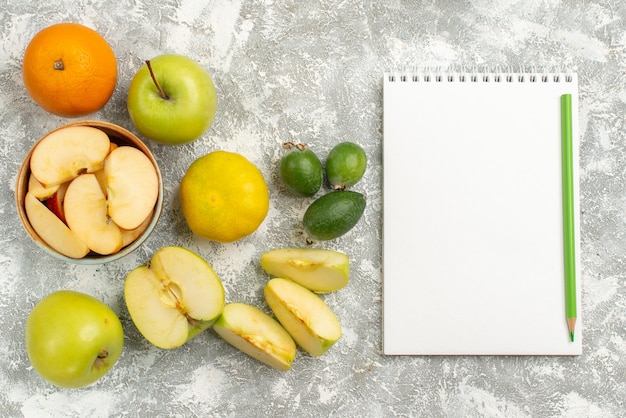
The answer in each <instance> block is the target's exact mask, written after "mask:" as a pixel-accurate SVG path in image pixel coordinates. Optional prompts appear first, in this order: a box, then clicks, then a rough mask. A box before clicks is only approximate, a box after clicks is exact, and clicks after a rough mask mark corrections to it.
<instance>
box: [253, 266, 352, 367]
mask: <svg viewBox="0 0 626 418" xmlns="http://www.w3.org/2000/svg"><path fill="white" fill-rule="evenodd" d="M264 295H265V300H266V302H267V304H268V305H269V307H270V308H271V309H272V312H274V315H276V318H277V319H278V321H279V322H280V323H281V324H282V326H283V327H285V329H286V330H287V332H289V334H290V335H291V336H292V337H293V339H294V340H295V341H296V343H297V344H298V345H299V346H300V347H302V348H303V349H304V350H305V351H306V352H308V353H309V354H311V355H314V356H321V355H322V354H324V353H325V352H326V350H328V349H329V348H330V347H331V346H332V345H333V344H335V343H336V342H337V340H338V339H339V338H340V337H341V333H342V330H341V324H340V323H339V320H338V319H337V316H336V315H335V314H334V313H333V311H331V310H330V308H329V307H328V305H326V303H325V302H324V301H323V300H322V299H321V298H320V297H319V296H318V295H316V294H315V293H313V292H312V291H310V290H309V289H307V288H306V287H304V286H302V285H300V284H298V283H296V282H294V281H292V280H289V279H283V278H274V279H271V280H270V281H268V282H267V284H266V285H265V289H264Z"/></svg>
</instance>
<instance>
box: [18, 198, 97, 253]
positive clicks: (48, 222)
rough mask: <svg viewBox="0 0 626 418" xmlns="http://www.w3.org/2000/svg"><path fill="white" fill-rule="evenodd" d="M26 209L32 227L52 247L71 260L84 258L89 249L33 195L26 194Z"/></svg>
mask: <svg viewBox="0 0 626 418" xmlns="http://www.w3.org/2000/svg"><path fill="white" fill-rule="evenodd" d="M24 209H25V210H26V216H27V217H28V221H29V222H30V224H31V226H32V227H33V229H34V230H35V232H36V233H37V235H39V237H40V238H41V239H42V240H44V241H45V242H46V244H48V245H49V246H50V247H52V248H53V249H55V250H56V251H58V252H59V253H61V254H63V255H65V256H67V257H71V258H83V257H84V256H86V255H87V254H88V253H89V247H88V246H87V244H85V243H84V242H83V241H82V240H81V239H80V238H78V236H77V235H76V234H75V233H74V231H72V230H71V229H69V228H68V227H67V225H65V224H64V223H63V221H62V220H61V219H59V217H58V216H57V215H55V214H54V213H52V212H51V211H50V210H49V209H48V208H47V207H46V206H45V205H44V204H43V203H42V202H40V201H39V199H37V198H36V197H35V196H34V195H33V194H32V193H30V192H29V193H26V198H25V200H24Z"/></svg>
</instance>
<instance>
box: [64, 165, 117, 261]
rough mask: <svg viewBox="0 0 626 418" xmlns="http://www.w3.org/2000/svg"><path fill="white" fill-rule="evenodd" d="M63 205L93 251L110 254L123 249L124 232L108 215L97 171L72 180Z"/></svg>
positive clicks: (68, 222)
mask: <svg viewBox="0 0 626 418" xmlns="http://www.w3.org/2000/svg"><path fill="white" fill-rule="evenodd" d="M63 207H64V209H65V220H66V221H67V225H68V226H69V227H70V229H71V230H72V231H74V232H75V233H76V235H77V236H78V237H79V238H80V239H81V240H82V241H83V242H84V243H85V244H87V246H88V247H89V248H91V250H92V251H94V252H96V253H98V254H102V255H108V254H113V253H115V252H117V251H118V250H119V249H120V248H122V232H121V231H120V228H119V227H118V226H117V225H116V224H115V223H114V222H112V221H111V220H110V219H109V217H108V216H107V201H106V198H105V196H104V193H102V189H100V185H99V184H98V180H97V179H96V176H95V175H94V174H81V175H80V176H78V177H76V178H75V179H74V180H72V182H71V183H70V185H69V186H68V187H67V191H66V192H65V200H64V203H63Z"/></svg>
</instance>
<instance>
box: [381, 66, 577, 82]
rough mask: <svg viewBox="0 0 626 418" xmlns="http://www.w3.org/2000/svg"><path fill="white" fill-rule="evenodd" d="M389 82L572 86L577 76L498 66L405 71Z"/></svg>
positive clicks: (393, 74)
mask: <svg viewBox="0 0 626 418" xmlns="http://www.w3.org/2000/svg"><path fill="white" fill-rule="evenodd" d="M386 77H387V80H388V81H390V82H396V81H399V82H414V83H415V82H426V83H429V82H436V83H441V82H461V83H464V82H471V83H477V82H483V83H490V82H494V83H502V82H503V83H513V82H517V83H526V82H529V83H536V82H541V83H548V82H553V83H560V82H566V83H571V82H572V81H573V79H574V75H573V73H572V72H571V71H570V70H565V71H561V70H557V69H543V70H541V71H537V70H536V68H535V67H534V66H531V67H530V68H527V69H526V68H523V67H520V68H518V69H517V70H514V69H513V68H511V67H510V66H509V67H507V68H505V69H504V70H503V69H502V68H501V67H500V66H498V65H496V66H494V67H489V66H484V67H482V68H481V69H479V68H478V67H472V68H471V69H469V70H467V69H466V68H465V67H448V68H446V69H443V68H442V67H440V66H436V67H405V68H401V69H396V70H394V71H390V72H388V73H386Z"/></svg>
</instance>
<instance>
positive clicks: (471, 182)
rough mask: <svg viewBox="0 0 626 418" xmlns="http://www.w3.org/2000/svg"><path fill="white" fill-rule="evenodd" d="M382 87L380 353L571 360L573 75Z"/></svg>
mask: <svg viewBox="0 0 626 418" xmlns="http://www.w3.org/2000/svg"><path fill="white" fill-rule="evenodd" d="M391 76H392V74H389V73H386V74H385V78H384V83H383V100H384V139H383V167H384V174H383V178H384V180H383V193H384V210H383V213H384V214H383V263H384V275H383V351H384V353H385V354H389V355H579V354H581V353H582V320H581V318H580V316H581V306H580V281H581V276H580V244H579V229H580V228H579V203H578V196H579V191H578V149H579V140H578V115H577V109H578V97H577V93H578V83H577V78H576V75H575V74H570V75H568V76H569V77H571V78H570V79H569V81H566V80H565V74H550V75H549V76H547V77H546V79H545V80H543V79H542V77H541V75H537V77H536V78H535V80H534V81H532V79H531V77H532V75H528V74H526V75H525V78H524V80H523V81H520V80H519V78H518V76H519V75H518V74H515V75H514V76H513V77H511V80H510V81H507V79H506V75H503V76H502V77H501V78H500V81H496V79H495V75H494V74H491V75H489V79H488V80H487V81H486V80H484V79H483V77H482V76H479V77H478V78H477V79H476V81H471V78H470V77H469V76H468V77H467V78H466V79H465V81H464V82H463V81H460V80H459V75H458V74H450V76H453V79H452V80H449V79H448V74H443V76H442V77H441V80H440V81H437V79H435V78H434V77H432V78H431V79H430V81H425V80H424V77H423V75H420V77H419V80H418V81H411V80H412V79H411V77H408V79H407V80H409V81H401V79H400V77H396V78H395V81H391ZM557 77H558V80H557V79H556V78H557ZM566 93H569V94H572V96H573V97H572V108H573V125H574V127H573V128H574V129H573V133H574V144H573V149H574V179H575V181H574V191H575V193H574V194H575V196H576V198H575V202H574V203H575V219H576V242H577V243H576V262H577V269H576V270H577V295H578V296H577V297H578V320H577V323H576V330H575V340H574V342H571V341H570V338H569V332H568V329H567V323H566V319H565V290H564V286H565V285H564V282H565V280H564V272H563V271H564V267H563V209H562V186H561V109H560V97H561V95H562V94H566Z"/></svg>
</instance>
